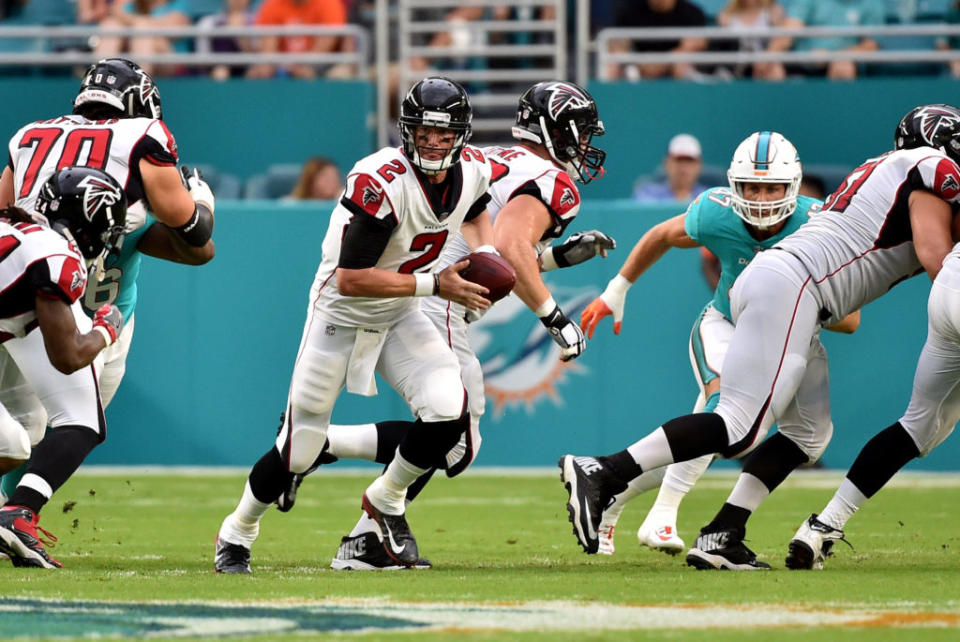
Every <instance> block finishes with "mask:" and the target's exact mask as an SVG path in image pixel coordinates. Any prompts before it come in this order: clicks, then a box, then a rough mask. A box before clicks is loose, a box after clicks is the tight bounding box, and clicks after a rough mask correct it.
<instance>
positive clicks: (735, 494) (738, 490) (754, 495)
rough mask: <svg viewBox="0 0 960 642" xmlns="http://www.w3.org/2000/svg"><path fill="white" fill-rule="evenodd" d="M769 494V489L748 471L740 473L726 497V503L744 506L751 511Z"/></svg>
mask: <svg viewBox="0 0 960 642" xmlns="http://www.w3.org/2000/svg"><path fill="white" fill-rule="evenodd" d="M769 494H770V489H768V488H767V486H766V484H764V483H763V482H762V481H760V480H759V479H757V478H756V477H754V476H753V475H751V474H750V473H740V476H739V477H738V478H737V483H736V485H735V486H734V487H733V490H732V491H730V496H729V497H727V503H728V504H733V505H734V506H739V507H740V508H745V509H747V510H748V511H750V512H751V513H752V512H753V511H755V510H757V507H758V506H760V504H762V503H763V500H765V499H766V498H767V496H768V495H769Z"/></svg>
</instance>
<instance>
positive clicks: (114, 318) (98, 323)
mask: <svg viewBox="0 0 960 642" xmlns="http://www.w3.org/2000/svg"><path fill="white" fill-rule="evenodd" d="M122 327H123V313H122V312H120V308H118V307H117V306H115V305H109V304H107V303H104V304H103V305H101V306H100V307H99V308H98V309H97V311H96V312H95V313H94V315H93V329H94V330H96V331H97V332H99V333H100V334H101V335H103V338H104V339H105V340H106V342H107V345H108V346H110V345H113V343H114V342H115V341H116V340H117V336H119V334H120V328H122Z"/></svg>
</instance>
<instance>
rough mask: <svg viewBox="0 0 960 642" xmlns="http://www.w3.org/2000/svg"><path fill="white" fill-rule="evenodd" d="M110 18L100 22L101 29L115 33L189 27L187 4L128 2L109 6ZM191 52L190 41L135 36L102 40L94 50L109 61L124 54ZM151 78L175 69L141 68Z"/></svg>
mask: <svg viewBox="0 0 960 642" xmlns="http://www.w3.org/2000/svg"><path fill="white" fill-rule="evenodd" d="M109 7H110V9H109V12H108V15H107V17H105V18H104V19H103V20H101V21H100V27H102V28H105V29H116V28H122V27H134V28H143V29H152V28H156V27H186V26H189V25H190V17H189V13H190V12H189V6H188V3H187V0H129V1H128V2H119V1H117V2H113V3H110V4H109ZM189 49H190V41H189V39H187V38H179V39H176V40H174V39H171V38H167V37H164V36H136V37H133V38H122V37H117V36H99V37H98V38H97V41H96V44H95V45H94V47H93V51H94V53H95V54H97V55H98V56H100V57H102V58H110V57H114V56H117V55H119V54H122V53H125V52H126V53H130V54H131V55H132V56H133V57H134V58H136V57H137V56H138V55H144V54H146V55H150V54H161V53H172V52H174V51H176V52H185V51H188V50H189ZM140 66H141V67H142V68H143V70H144V71H146V72H147V73H148V74H150V75H151V76H158V75H160V76H163V75H172V74H174V73H176V68H174V67H170V66H160V67H156V66H154V65H150V64H142V65H140Z"/></svg>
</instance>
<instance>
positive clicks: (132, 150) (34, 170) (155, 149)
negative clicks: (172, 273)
mask: <svg viewBox="0 0 960 642" xmlns="http://www.w3.org/2000/svg"><path fill="white" fill-rule="evenodd" d="M9 153H10V160H9V167H10V169H11V170H12V171H13V184H14V198H15V199H16V201H15V204H16V205H17V207H20V208H22V209H24V210H26V211H27V212H33V210H34V204H35V203H36V200H37V195H38V194H39V193H40V188H41V187H42V186H43V184H44V183H45V182H46V181H47V179H48V178H50V177H51V176H52V175H53V174H54V173H55V172H56V171H57V170H60V169H63V168H64V167H69V166H71V165H82V166H85V167H94V168H96V169H100V170H103V171H105V172H106V173H107V174H110V176H112V177H113V178H115V179H116V180H117V182H118V183H120V185H122V186H123V189H124V192H125V194H126V197H127V223H126V231H127V233H130V232H133V231H134V230H136V229H138V228H140V227H142V226H143V225H144V223H145V222H146V207H145V205H146V199H145V195H144V190H143V181H142V179H141V177H140V161H141V159H144V158H146V159H147V160H148V161H149V162H151V163H153V164H154V165H171V166H172V165H176V164H177V160H178V158H177V144H176V141H175V140H174V138H173V135H172V134H171V133H170V131H169V130H168V129H167V127H166V125H164V124H163V121H160V120H156V119H152V118H111V119H108V120H90V119H88V118H84V117H83V116H78V115H75V114H71V115H68V116H60V117H59V118H52V119H50V120H40V121H36V122H33V123H29V124H27V125H24V126H23V127H21V128H20V129H19V130H18V131H17V133H16V134H14V135H13V138H11V139H10V143H9Z"/></svg>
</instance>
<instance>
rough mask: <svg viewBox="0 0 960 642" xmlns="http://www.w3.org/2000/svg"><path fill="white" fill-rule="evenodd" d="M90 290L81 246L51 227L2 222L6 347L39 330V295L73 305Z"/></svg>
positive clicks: (1, 321) (0, 306) (0, 284)
mask: <svg viewBox="0 0 960 642" xmlns="http://www.w3.org/2000/svg"><path fill="white" fill-rule="evenodd" d="M86 286H87V268H86V267H85V265H84V262H83V257H82V256H80V252H79V251H78V250H77V248H76V246H75V245H73V244H71V243H69V242H68V241H67V239H65V238H64V237H62V236H60V235H59V234H57V233H56V232H54V231H53V230H51V229H50V228H48V227H44V226H42V225H36V224H32V223H11V222H9V221H6V220H0V343H2V342H4V341H7V340H8V339H11V338H13V337H22V336H25V335H26V334H27V333H28V332H30V331H31V330H32V329H33V328H35V327H36V318H37V315H36V297H37V293H40V294H42V295H44V296H49V297H51V298H55V299H61V300H63V302H64V303H66V304H68V305H69V304H72V303H73V302H74V301H76V300H77V299H79V298H80V297H81V296H82V295H83V291H84V289H85V288H86Z"/></svg>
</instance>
